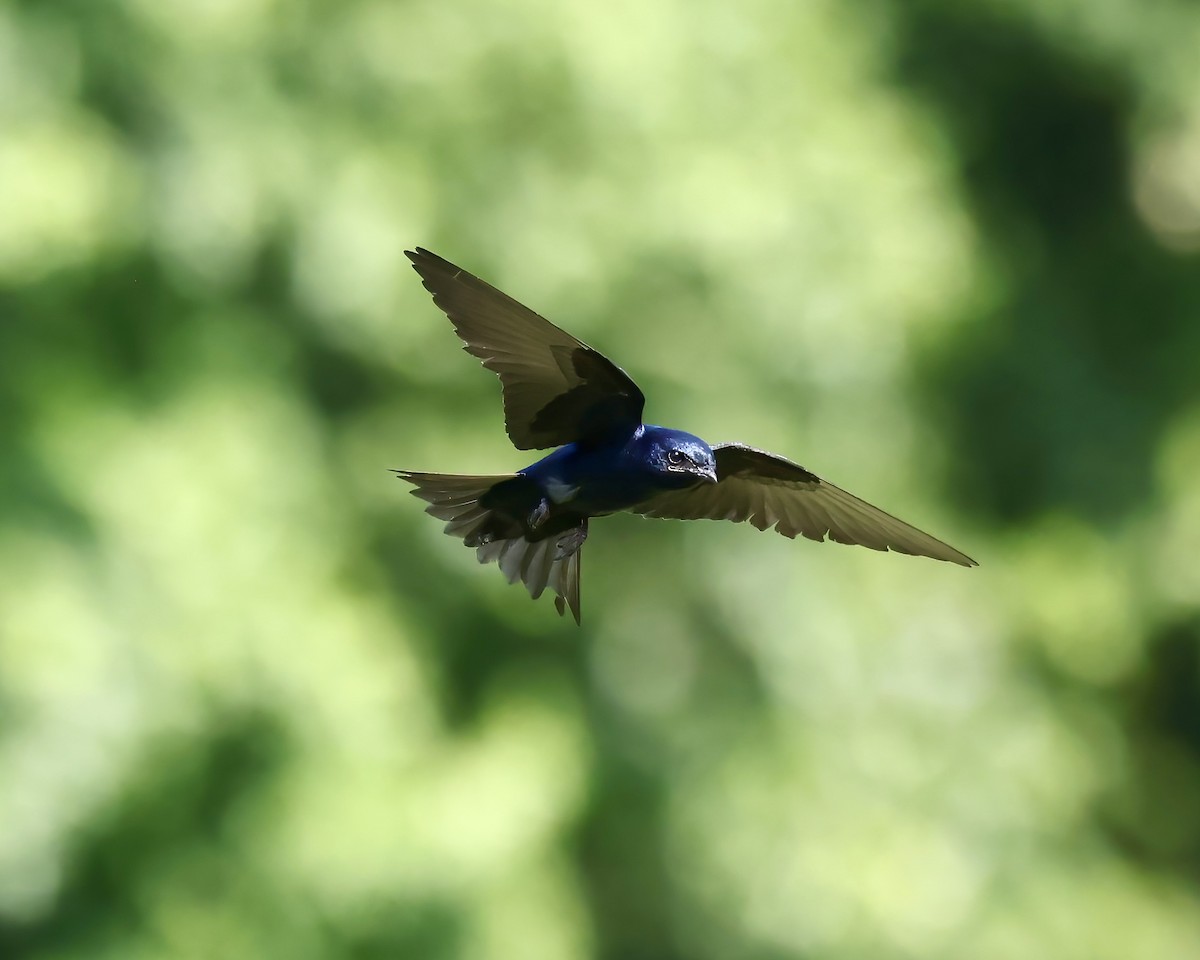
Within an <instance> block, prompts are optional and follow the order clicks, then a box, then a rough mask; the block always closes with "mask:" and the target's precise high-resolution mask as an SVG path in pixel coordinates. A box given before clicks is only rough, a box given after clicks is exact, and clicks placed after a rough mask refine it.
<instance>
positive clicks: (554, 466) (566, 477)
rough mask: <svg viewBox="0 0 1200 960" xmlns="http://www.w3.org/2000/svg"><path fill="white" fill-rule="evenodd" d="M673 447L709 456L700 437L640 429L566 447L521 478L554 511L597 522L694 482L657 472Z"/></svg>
mask: <svg viewBox="0 0 1200 960" xmlns="http://www.w3.org/2000/svg"><path fill="white" fill-rule="evenodd" d="M672 443H681V444H682V443H689V444H690V445H692V446H693V447H694V448H695V449H698V450H700V451H702V452H704V453H706V454H707V455H708V456H709V457H711V456H712V451H711V449H710V448H709V446H708V444H706V443H705V442H704V441H703V440H701V439H700V438H699V437H695V436H692V435H691V434H689V433H684V432H683V431H681V430H670V429H668V428H666V427H656V426H653V425H650V424H646V425H640V424H639V425H638V426H637V427H635V428H634V429H633V430H632V431H630V433H629V434H628V435H627V436H621V435H617V436H615V437H612V438H610V439H609V440H608V441H607V442H606V443H604V444H601V445H588V446H584V445H581V444H578V443H568V444H567V445H566V446H563V447H559V448H558V449H557V450H555V451H554V452H553V453H551V454H549V455H548V456H545V457H542V459H541V460H539V461H537V463H533V464H530V465H529V466H528V467H526V468H525V469H524V470H521V471H520V473H521V475H522V476H525V477H528V478H530V479H531V480H533V481H534V482H535V483H537V485H538V486H539V487H540V489H541V490H542V491H543V492H544V494H545V496H546V498H547V500H549V502H550V503H551V504H552V506H553V508H554V509H555V510H569V511H571V512H573V513H575V514H578V515H581V516H589V517H600V516H604V515H605V514H609V513H617V512H618V511H621V510H628V509H629V508H630V507H633V506H636V505H637V504H639V503H642V502H644V501H645V500H647V499H649V498H650V497H653V496H655V495H656V494H659V493H662V492H664V491H665V490H675V489H683V488H686V487H690V486H692V485H694V484H695V483H696V480H697V475H696V473H695V472H694V470H687V471H685V470H682V469H680V470H676V471H670V470H663V469H662V467H661V464H662V459H661V457H658V456H657V455H656V454H657V453H658V451H661V450H662V449H664V447H665V446H666V445H667V444H672ZM685 462H686V461H685ZM713 482H714V483H715V482H716V477H715V476H714V477H713Z"/></svg>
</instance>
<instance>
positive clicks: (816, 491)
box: [633, 443, 978, 567]
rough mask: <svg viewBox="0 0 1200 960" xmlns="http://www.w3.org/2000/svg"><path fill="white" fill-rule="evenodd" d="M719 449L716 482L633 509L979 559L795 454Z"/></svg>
mask: <svg viewBox="0 0 1200 960" xmlns="http://www.w3.org/2000/svg"><path fill="white" fill-rule="evenodd" d="M713 453H714V454H715V455H716V458H717V482H716V483H705V484H699V485H697V486H695V487H689V488H688V489H686V490H678V491H671V492H669V493H662V494H659V495H657V496H655V497H653V498H652V499H650V500H647V501H646V502H645V503H643V504H641V505H640V506H637V507H634V508H633V510H634V512H635V513H640V514H643V515H645V516H647V517H669V518H673V519H676V520H699V519H708V520H733V521H734V522H737V523H740V522H742V521H745V520H748V521H749V522H750V523H752V524H753V525H754V526H756V527H757V528H758V529H759V530H766V529H768V528H770V527H774V528H775V529H776V530H778V531H779V532H780V533H782V534H783V535H784V536H785V537H795V536H796V535H797V534H799V535H802V536H805V537H807V538H808V539H810V540H817V541H822V540H824V539H825V537H826V536H828V537H829V539H830V540H835V541H837V542H838V543H853V544H858V545H860V546H863V547H870V548H871V549H872V550H894V551H896V552H897V553H907V554H912V555H915V556H921V557H933V558H934V559H935V560H948V561H950V562H951V563H959V564H962V565H963V566H964V567H974V566H978V564H976V563H975V561H974V560H972V559H971V558H970V557H968V556H967V555H966V554H965V553H960V552H959V551H958V550H955V549H954V548H953V547H952V546H950V545H949V544H946V543H943V542H942V541H941V540H938V539H937V538H936V537H931V536H930V535H929V534H927V533H923V532H921V531H920V530H918V529H917V528H916V527H912V526H909V525H908V524H907V523H905V522H904V521H903V520H897V519H896V518H895V517H893V516H892V515H891V514H890V513H884V512H883V511H882V510H880V509H879V508H878V507H873V506H871V504H869V503H867V502H866V501H864V500H859V499H858V497H856V496H853V495H852V494H849V493H847V492H846V491H845V490H842V489H841V488H839V487H835V486H834V485H833V484H832V483H826V482H825V481H824V480H822V479H821V478H820V477H818V476H816V475H815V474H813V473H809V471H807V470H805V469H804V468H803V467H802V466H800V465H799V464H795V463H792V462H791V461H790V460H785V459H783V458H782V457H777V456H775V455H774V454H771V453H767V452H765V451H763V450H755V449H754V448H753V447H746V446H743V445H742V444H738V443H727V444H721V445H719V446H716V447H713Z"/></svg>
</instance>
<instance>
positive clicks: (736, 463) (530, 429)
mask: <svg viewBox="0 0 1200 960" xmlns="http://www.w3.org/2000/svg"><path fill="white" fill-rule="evenodd" d="M408 257H409V259H410V260H411V261H412V263H413V267H414V269H415V270H416V271H417V273H418V274H419V275H420V277H421V279H422V281H423V282H424V285H425V287H426V289H428V290H429V292H430V293H431V294H433V298H434V302H435V303H436V304H437V305H438V306H439V307H441V308H442V310H443V311H444V312H445V313H446V315H447V316H448V317H449V318H450V320H451V322H452V323H453V324H454V328H455V331H456V332H457V333H458V335H459V337H461V338H462V340H463V342H464V344H465V349H466V350H467V351H468V352H469V353H471V354H473V355H474V356H476V357H478V358H479V359H480V360H481V361H482V362H483V365H484V366H485V367H487V368H488V369H490V370H492V371H493V372H494V373H496V374H497V376H498V377H499V378H500V382H501V385H502V388H503V400H504V413H505V427H506V429H507V431H508V435H509V437H510V438H511V440H512V442H513V444H514V445H515V446H516V447H518V448H520V449H547V448H551V447H566V448H568V449H566V450H560V451H558V452H556V453H555V454H553V455H551V456H550V457H547V458H545V459H544V460H542V461H539V462H538V463H537V464H534V465H532V466H531V467H529V468H527V469H526V470H525V471H522V472H521V473H519V474H506V475H501V476H450V475H445V474H436V473H415V472H409V471H400V470H398V471H396V473H397V474H398V475H399V476H401V477H402V478H403V479H405V480H407V481H408V482H409V483H411V484H413V485H414V487H415V489H414V490H413V491H412V492H413V494H414V495H416V496H418V497H420V498H421V499H423V500H425V501H427V502H428V504H429V506H428V507H426V511H427V512H428V513H430V514H432V515H433V516H435V517H437V518H439V519H440V520H443V521H445V523H446V526H445V532H446V533H447V534H449V535H450V536H454V537H458V538H460V539H461V540H462V541H463V543H465V544H466V545H467V546H469V547H473V548H474V549H475V552H476V556H477V557H478V559H479V561H480V563H491V562H496V563H497V564H498V565H499V566H500V569H501V570H502V571H503V573H504V575H505V576H506V577H507V578H508V580H509V582H510V583H515V582H516V581H517V580H520V581H522V582H523V583H524V584H525V587H526V588H527V589H528V591H529V593H530V595H531V596H533V597H535V598H536V597H538V596H540V595H541V594H542V593H543V592H544V591H545V590H547V589H549V590H552V591H553V592H554V593H555V606H556V607H557V609H558V612H559V613H560V614H563V613H565V612H566V610H567V609H568V608H569V609H570V610H571V613H572V616H573V617H574V618H575V621H576V622H577V623H578V622H579V619H580V612H579V561H580V554H581V550H582V547H583V544H584V541H585V540H586V539H587V532H588V518H589V516H595V515H598V514H600V513H608V512H612V509H610V508H609V506H606V507H604V508H603V509H597V510H592V511H590V513H589V512H588V511H585V510H582V509H574V508H573V507H571V506H563V502H562V501H563V499H564V498H562V497H560V496H559V495H558V493H557V491H558V490H559V489H562V488H566V487H569V488H570V496H571V497H575V496H580V499H579V500H577V501H572V502H573V503H575V504H578V503H582V502H585V501H586V499H587V498H586V492H587V488H586V484H582V483H581V484H576V483H574V482H572V483H570V484H568V483H566V482H565V481H564V480H563V477H562V476H560V475H558V474H553V475H551V474H548V473H547V472H546V469H547V468H545V467H544V465H545V464H547V463H549V462H550V461H555V463H556V464H557V465H558V466H559V467H561V468H562V469H565V470H569V469H570V468H571V461H572V457H574V456H575V453H576V451H577V450H578V451H586V456H587V457H588V458H590V461H589V463H590V466H589V468H588V469H589V470H590V471H591V473H590V474H589V476H590V477H591V479H592V480H593V481H594V480H595V479H596V476H597V474H596V469H597V466H596V465H597V463H599V464H600V465H601V467H603V466H604V464H605V463H606V460H605V457H606V456H607V455H608V454H609V453H610V452H611V454H612V456H611V462H612V464H613V465H614V469H617V466H618V465H619V469H621V470H625V471H628V470H629V462H630V457H631V454H630V451H631V450H633V449H634V446H631V444H635V441H636V443H640V444H641V446H640V447H637V450H639V451H643V452H645V454H646V459H645V463H644V467H645V473H644V475H642V476H641V479H640V482H642V484H643V486H642V487H641V488H640V489H642V492H643V494H644V495H639V496H638V497H637V498H636V499H632V500H630V501H629V502H626V503H624V504H622V505H620V506H616V507H615V509H627V510H629V511H630V512H633V513H638V514H641V515H643V516H647V517H661V518H673V519H680V520H696V519H712V520H731V521H734V522H749V523H750V524H752V525H753V526H755V527H757V528H758V529H759V530H767V529H775V530H776V531H778V532H779V533H781V534H783V535H784V536H786V537H790V538H794V537H797V536H803V537H806V538H808V539H810V540H816V541H821V540H824V539H826V538H828V539H830V540H833V541H835V542H838V543H846V544H857V545H859V546H865V547H868V548H870V549H872V550H881V551H894V552H897V553H906V554H910V555H914V556H925V557H932V558H934V559H937V560H944V561H948V562H950V563H956V564H959V565H961V566H968V567H970V566H975V565H976V563H975V561H974V560H972V559H971V558H970V557H968V556H967V555H966V554H964V553H962V552H960V551H958V550H956V549H955V548H954V547H951V546H950V545H949V544H947V543H944V542H943V541H941V540H938V539H937V538H936V537H932V536H930V535H929V534H927V533H924V532H923V531H921V530H918V529H917V528H916V527H913V526H911V525H909V524H907V523H905V522H904V521H902V520H899V519H898V518H896V517H893V516H892V515H891V514H889V513H885V512H884V511H883V510H880V509H879V508H878V507H874V506H872V505H871V504H869V503H867V502H866V501H864V500H860V499H859V498H858V497H855V496H853V495H852V494H850V493H847V492H846V491H844V490H842V489H840V488H839V487H836V486H834V485H833V484H831V483H828V482H826V481H824V480H822V479H821V478H820V477H818V476H816V475H815V474H813V473H811V472H809V471H808V470H806V469H805V468H803V467H801V466H800V465H798V464H795V463H792V462H791V461H790V460H786V459H784V458H783V457H778V456H776V455H774V454H771V453H767V452H765V451H762V450H756V449H754V448H752V447H747V446H744V445H742V444H733V443H731V444H720V445H717V446H715V447H709V446H708V445H707V444H705V443H704V442H703V441H702V440H700V439H699V438H698V437H694V436H692V435H691V434H685V433H683V432H682V431H672V430H667V429H666V428H661V427H647V426H644V425H643V424H642V408H643V406H644V397H643V395H642V392H641V391H640V390H639V389H638V387H637V385H636V384H635V383H634V382H633V381H632V380H631V379H630V378H629V376H628V375H627V374H626V373H625V372H624V371H623V370H621V368H620V367H618V366H616V365H615V364H613V363H612V362H611V361H609V360H608V359H607V358H606V357H604V356H603V355H602V354H600V353H599V352H597V351H596V350H593V349H592V348H591V347H589V346H587V345H586V344H584V343H583V342H581V341H579V340H577V339H575V338H574V337H572V336H571V335H570V334H569V333H566V332H565V331H564V330H561V329H560V328H558V327H556V326H555V325H554V324H552V323H550V321H548V320H546V319H545V318H543V317H541V316H539V315H538V314H536V313H534V312H533V311H532V310H529V309H528V308H527V307H524V306H522V305H521V304H520V303H518V302H517V301H516V300H513V299H512V298H511V297H509V296H507V295H506V294H504V293H501V292H500V291H499V290H497V289H496V288H495V287H492V286H491V285H489V284H487V283H485V282H484V281H482V280H480V279H479V278H477V277H475V276H472V275H471V274H469V273H467V272H466V271H464V270H461V269H460V268H458V267H456V266H455V265H454V264H452V263H449V262H448V261H446V260H443V259H442V258H441V257H438V256H437V255H436V254H433V253H430V252H429V251H428V250H423V249H421V248H418V249H417V250H415V251H410V252H408ZM653 431H657V433H652V432H653ZM697 451H699V452H697ZM560 454H567V456H560ZM684 454H686V459H685V457H684ZM677 455H678V456H677ZM579 456H580V457H583V456H584V454H583V453H580V454H579ZM634 459H635V461H636V457H635V458H634ZM539 470H540V471H541V472H539ZM689 471H693V472H694V476H693V475H689ZM610 479H611V478H610ZM693 480H694V481H695V482H691V481H693ZM656 484H657V486H656ZM580 491H582V493H581V492H580Z"/></svg>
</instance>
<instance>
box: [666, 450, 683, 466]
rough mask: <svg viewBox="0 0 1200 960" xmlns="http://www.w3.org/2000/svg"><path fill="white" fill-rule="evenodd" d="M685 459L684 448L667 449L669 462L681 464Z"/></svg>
mask: <svg viewBox="0 0 1200 960" xmlns="http://www.w3.org/2000/svg"><path fill="white" fill-rule="evenodd" d="M683 460H684V454H683V451H682V450H668V451H667V462H668V463H673V464H675V465H676V466H678V465H679V464H681V463H683Z"/></svg>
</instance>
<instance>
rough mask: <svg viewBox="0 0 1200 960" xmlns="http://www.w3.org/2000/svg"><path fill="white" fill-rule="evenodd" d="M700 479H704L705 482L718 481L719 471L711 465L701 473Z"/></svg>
mask: <svg viewBox="0 0 1200 960" xmlns="http://www.w3.org/2000/svg"><path fill="white" fill-rule="evenodd" d="M700 479H701V480H703V481H704V482H705V483H716V482H717V471H716V470H714V469H713V468H712V467H709V468H708V469H706V470H705V471H704V472H703V473H701V474H700Z"/></svg>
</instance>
